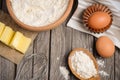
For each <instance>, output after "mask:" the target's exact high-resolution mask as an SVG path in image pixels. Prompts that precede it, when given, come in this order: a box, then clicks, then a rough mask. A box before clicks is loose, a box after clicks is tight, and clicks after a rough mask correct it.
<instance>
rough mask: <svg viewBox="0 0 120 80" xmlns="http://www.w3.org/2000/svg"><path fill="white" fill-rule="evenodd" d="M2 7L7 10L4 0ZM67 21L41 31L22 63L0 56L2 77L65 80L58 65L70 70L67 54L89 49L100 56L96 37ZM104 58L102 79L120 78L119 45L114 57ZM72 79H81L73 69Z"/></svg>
mask: <svg viewBox="0 0 120 80" xmlns="http://www.w3.org/2000/svg"><path fill="white" fill-rule="evenodd" d="M75 4H76V3H75ZM74 6H75V5H74ZM0 9H2V10H3V11H4V12H6V13H8V11H7V8H6V4H5V0H0ZM66 22H67V21H65V22H64V23H63V24H61V25H60V26H59V27H58V28H56V29H53V30H50V31H44V32H40V33H39V35H38V36H37V37H36V39H35V40H34V43H33V46H32V52H30V53H27V54H26V55H25V57H24V59H23V60H22V62H21V63H20V64H19V65H15V64H14V63H12V62H10V61H9V60H7V59H5V58H3V57H1V56H0V80H65V79H64V77H63V75H62V74H61V73H60V69H59V68H60V66H64V67H66V68H67V69H68V70H69V68H68V64H67V57H68V54H69V52H70V51H71V50H72V49H74V48H79V47H82V48H86V49H88V50H90V51H91V52H93V55H94V56H95V57H96V58H99V57H100V56H98V54H97V52H96V50H95V42H96V38H95V37H93V36H91V35H88V34H85V33H81V32H79V31H76V30H74V29H72V28H68V27H67V26H66ZM102 60H104V61H105V67H104V68H102V70H105V71H106V72H107V73H108V74H109V76H106V77H103V76H101V80H120V63H119V62H120V49H118V48H116V52H115V54H114V56H112V57H111V58H109V59H104V58H102ZM100 69H101V68H100ZM69 71H70V70H69ZM69 80H78V79H77V78H75V77H74V76H73V74H72V73H71V72H70V74H69Z"/></svg>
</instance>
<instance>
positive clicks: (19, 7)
mask: <svg viewBox="0 0 120 80" xmlns="http://www.w3.org/2000/svg"><path fill="white" fill-rule="evenodd" d="M10 1H11V4H12V8H13V12H14V14H15V16H16V17H17V18H18V19H19V20H20V21H21V22H23V23H24V24H27V25H30V26H35V27H39V26H46V25H49V24H51V23H54V22H55V21H56V20H58V19H59V18H60V17H61V16H62V15H63V14H64V12H65V11H66V9H67V6H68V3H69V0H10Z"/></svg>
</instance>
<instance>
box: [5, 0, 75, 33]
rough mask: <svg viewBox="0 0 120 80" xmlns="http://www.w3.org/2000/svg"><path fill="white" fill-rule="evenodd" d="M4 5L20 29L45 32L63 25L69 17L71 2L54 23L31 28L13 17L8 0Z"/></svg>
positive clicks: (70, 1)
mask: <svg viewBox="0 0 120 80" xmlns="http://www.w3.org/2000/svg"><path fill="white" fill-rule="evenodd" d="M6 5H7V9H8V12H9V14H10V16H11V17H12V19H13V20H14V21H15V22H16V23H17V24H18V25H19V26H20V27H22V28H24V29H27V30H30V31H45V30H50V29H53V28H55V27H57V26H58V25H60V24H61V23H63V22H64V21H65V20H66V19H67V17H68V16H69V14H70V12H71V10H72V6H73V0H69V3H68V6H67V9H66V11H65V12H64V13H63V15H62V16H61V17H60V18H59V19H58V20H56V21H55V22H53V23H51V24H49V25H46V26H40V27H33V26H30V25H27V24H24V23H23V22H21V21H20V20H19V19H18V18H17V17H16V16H15V14H14V12H13V10H12V6H11V2H10V0H6Z"/></svg>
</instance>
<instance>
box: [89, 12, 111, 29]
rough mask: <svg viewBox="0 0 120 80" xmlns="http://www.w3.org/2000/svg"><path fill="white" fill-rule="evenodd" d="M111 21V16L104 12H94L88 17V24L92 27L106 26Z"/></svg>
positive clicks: (100, 27)
mask: <svg viewBox="0 0 120 80" xmlns="http://www.w3.org/2000/svg"><path fill="white" fill-rule="evenodd" d="M110 22H111V17H110V15H109V14H108V13H105V12H95V13H93V14H92V15H91V16H90V18H89V19H88V25H89V26H90V27H92V28H94V29H102V28H104V27H106V26H108V25H109V24H110Z"/></svg>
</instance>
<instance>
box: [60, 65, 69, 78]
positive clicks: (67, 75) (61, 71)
mask: <svg viewBox="0 0 120 80" xmlns="http://www.w3.org/2000/svg"><path fill="white" fill-rule="evenodd" d="M59 69H60V73H61V74H62V75H63V77H64V78H65V80H68V78H69V71H68V70H67V69H66V67H64V66H60V67H59Z"/></svg>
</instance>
